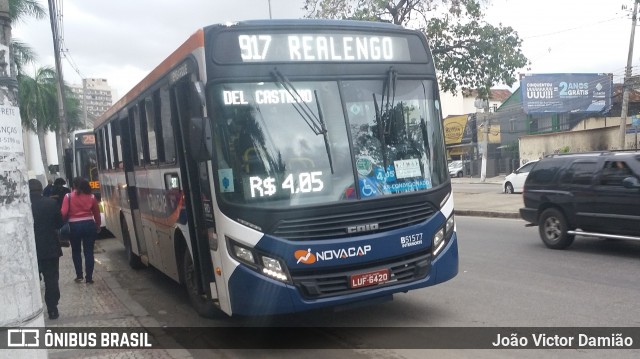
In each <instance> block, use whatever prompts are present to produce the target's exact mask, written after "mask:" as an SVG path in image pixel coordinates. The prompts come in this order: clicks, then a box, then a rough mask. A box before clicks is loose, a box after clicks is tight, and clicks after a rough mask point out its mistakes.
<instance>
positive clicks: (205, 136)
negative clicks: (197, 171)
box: [185, 117, 213, 162]
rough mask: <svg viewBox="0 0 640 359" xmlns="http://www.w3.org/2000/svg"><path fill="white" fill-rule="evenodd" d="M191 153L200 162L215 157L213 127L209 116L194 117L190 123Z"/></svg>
mask: <svg viewBox="0 0 640 359" xmlns="http://www.w3.org/2000/svg"><path fill="white" fill-rule="evenodd" d="M185 140H187V141H188V142H189V147H190V151H189V152H190V155H191V157H192V158H193V159H194V160H195V161H198V162H201V161H208V160H211V159H212V158H213V127H212V126H211V120H210V119H209V118H208V117H192V118H191V121H190V124H189V138H188V139H185Z"/></svg>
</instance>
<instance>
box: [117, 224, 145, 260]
mask: <svg viewBox="0 0 640 359" xmlns="http://www.w3.org/2000/svg"><path fill="white" fill-rule="evenodd" d="M120 222H121V228H122V241H123V242H124V250H125V251H126V252H127V259H128V262H129V267H131V268H133V269H142V268H144V264H143V263H142V261H141V260H140V256H138V255H136V254H135V253H133V250H132V249H131V237H130V236H129V227H128V226H127V221H125V219H124V218H122V220H121V221H120Z"/></svg>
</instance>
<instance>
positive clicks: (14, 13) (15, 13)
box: [9, 0, 47, 74]
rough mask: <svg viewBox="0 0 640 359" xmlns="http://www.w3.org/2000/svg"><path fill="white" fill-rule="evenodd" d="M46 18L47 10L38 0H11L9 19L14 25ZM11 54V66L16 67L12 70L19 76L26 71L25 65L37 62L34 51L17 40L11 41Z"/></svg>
mask: <svg viewBox="0 0 640 359" xmlns="http://www.w3.org/2000/svg"><path fill="white" fill-rule="evenodd" d="M46 16H47V12H46V10H45V9H44V8H43V7H42V5H40V3H39V2H38V1H37V0H9V17H10V18H11V22H12V23H17V22H21V21H25V20H26V19H27V18H35V19H43V18H45V17H46ZM11 53H12V60H13V61H11V65H12V66H15V68H12V69H11V70H12V71H16V73H18V74H19V73H21V72H22V71H24V70H23V69H24V66H25V65H27V64H30V63H31V64H33V63H34V62H35V60H36V54H35V52H34V51H33V49H32V48H30V47H29V46H28V45H27V44H25V43H23V42H20V41H18V40H16V39H13V40H12V41H11Z"/></svg>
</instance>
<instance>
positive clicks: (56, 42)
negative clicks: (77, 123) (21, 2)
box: [48, 0, 69, 173]
mask: <svg viewBox="0 0 640 359" xmlns="http://www.w3.org/2000/svg"><path fill="white" fill-rule="evenodd" d="M48 1H49V19H50V21H51V33H52V34H53V52H54V58H55V61H56V72H57V74H58V83H57V89H58V117H59V119H60V141H61V142H62V148H58V164H59V168H60V173H65V171H64V169H65V168H66V167H65V158H64V153H65V151H64V150H66V149H67V148H69V135H68V131H69V128H68V123H67V116H66V112H65V110H64V78H63V76H62V64H61V61H60V29H59V28H58V22H57V21H56V13H57V10H56V5H55V2H54V0H48Z"/></svg>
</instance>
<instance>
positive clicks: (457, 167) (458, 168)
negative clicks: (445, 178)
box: [449, 161, 464, 177]
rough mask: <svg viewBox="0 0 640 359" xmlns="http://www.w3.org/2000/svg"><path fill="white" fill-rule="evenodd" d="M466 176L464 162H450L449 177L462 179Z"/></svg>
mask: <svg viewBox="0 0 640 359" xmlns="http://www.w3.org/2000/svg"><path fill="white" fill-rule="evenodd" d="M463 175H464V173H463V170H462V161H451V162H449V176H451V177H462V176H463Z"/></svg>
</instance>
